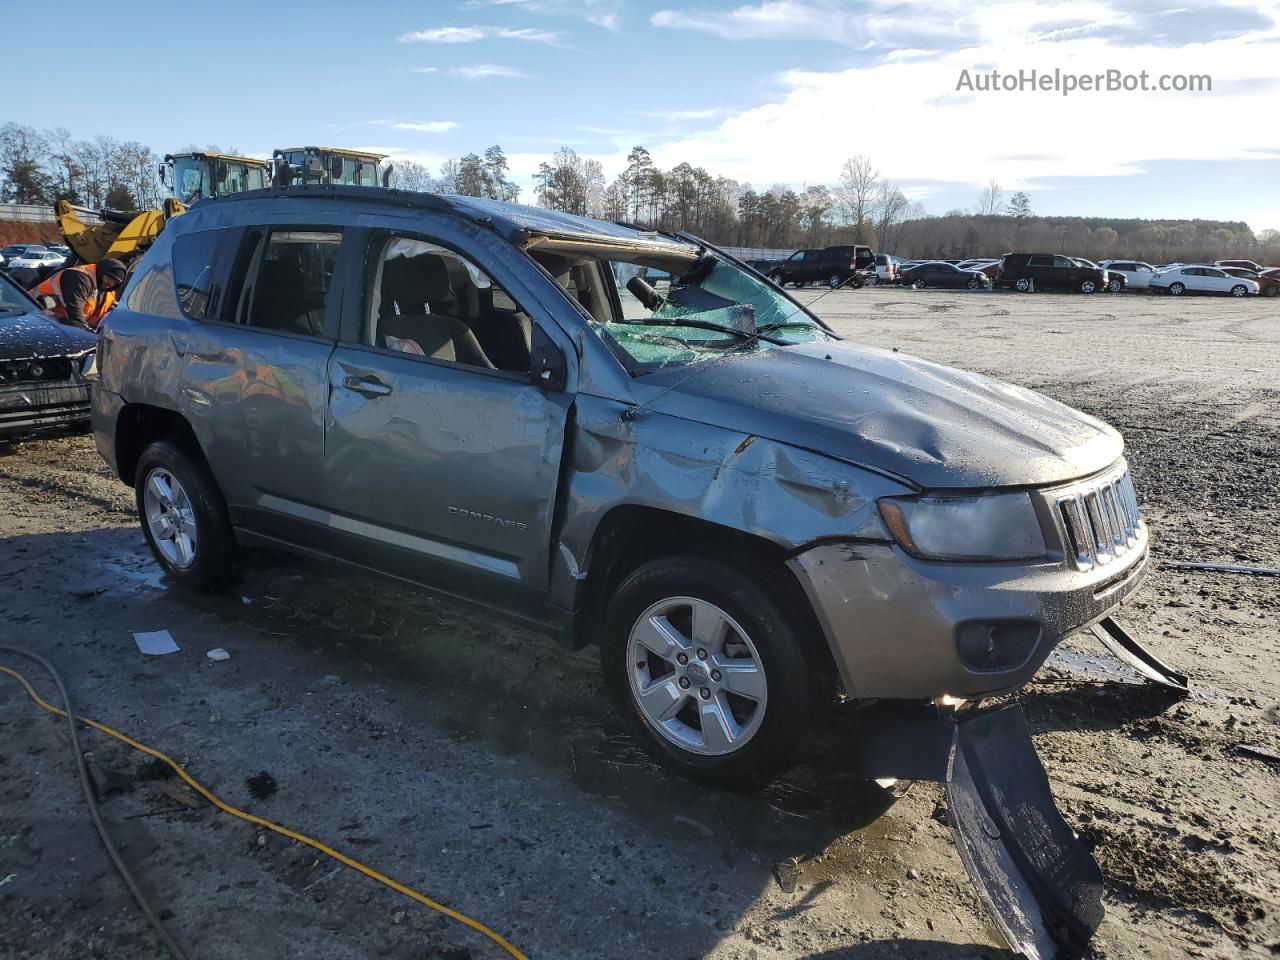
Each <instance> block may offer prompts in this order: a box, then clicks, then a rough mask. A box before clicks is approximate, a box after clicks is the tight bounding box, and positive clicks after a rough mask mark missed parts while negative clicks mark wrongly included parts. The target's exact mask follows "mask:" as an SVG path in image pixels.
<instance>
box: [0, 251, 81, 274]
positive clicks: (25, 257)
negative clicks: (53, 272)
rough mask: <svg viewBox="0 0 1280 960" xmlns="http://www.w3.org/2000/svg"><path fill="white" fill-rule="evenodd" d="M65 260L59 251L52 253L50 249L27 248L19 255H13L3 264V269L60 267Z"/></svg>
mask: <svg viewBox="0 0 1280 960" xmlns="http://www.w3.org/2000/svg"><path fill="white" fill-rule="evenodd" d="M66 262H67V258H66V257H64V256H63V255H62V254H60V253H54V252H53V251H52V250H27V251H25V252H24V253H22V255H21V256H17V257H14V258H13V259H12V260H10V261H9V262H8V263H7V264H5V269H6V270H14V269H17V268H18V267H30V268H31V269H33V270H40V269H43V268H46V267H60V266H62V265H63V264H64V263H66Z"/></svg>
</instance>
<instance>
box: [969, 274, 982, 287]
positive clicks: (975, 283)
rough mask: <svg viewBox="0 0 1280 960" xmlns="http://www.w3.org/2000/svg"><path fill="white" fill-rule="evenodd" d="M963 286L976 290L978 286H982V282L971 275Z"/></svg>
mask: <svg viewBox="0 0 1280 960" xmlns="http://www.w3.org/2000/svg"><path fill="white" fill-rule="evenodd" d="M965 286H966V287H968V288H969V289H970V290H977V289H978V288H979V287H980V286H982V283H981V281H979V280H978V279H977V277H972V278H970V280H969V282H968V283H966V284H965Z"/></svg>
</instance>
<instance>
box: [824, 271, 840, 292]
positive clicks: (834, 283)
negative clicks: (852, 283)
mask: <svg viewBox="0 0 1280 960" xmlns="http://www.w3.org/2000/svg"><path fill="white" fill-rule="evenodd" d="M843 282H844V281H843V280H842V279H841V277H840V274H838V273H833V274H832V275H831V276H829V277H827V286H828V287H830V288H831V289H832V290H834V289H835V288H836V287H838V286H840V284H841V283H843Z"/></svg>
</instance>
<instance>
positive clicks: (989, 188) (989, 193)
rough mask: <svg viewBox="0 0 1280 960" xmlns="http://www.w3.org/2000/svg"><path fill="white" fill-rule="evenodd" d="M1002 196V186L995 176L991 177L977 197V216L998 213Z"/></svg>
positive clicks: (989, 215) (991, 215) (988, 215)
mask: <svg viewBox="0 0 1280 960" xmlns="http://www.w3.org/2000/svg"><path fill="white" fill-rule="evenodd" d="M1003 197H1004V188H1003V187H1001V186H1000V183H999V181H998V180H996V178H995V177H992V178H991V180H990V181H989V182H988V183H987V185H986V186H985V187H983V188H982V195H981V196H980V197H979V198H978V216H981V217H994V216H995V215H996V214H998V213H1000V212H1001V210H1000V207H1001V201H1002V198H1003Z"/></svg>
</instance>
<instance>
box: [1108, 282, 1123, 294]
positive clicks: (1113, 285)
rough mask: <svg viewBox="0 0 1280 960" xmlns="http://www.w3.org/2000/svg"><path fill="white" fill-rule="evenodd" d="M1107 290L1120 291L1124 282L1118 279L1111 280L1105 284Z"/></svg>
mask: <svg viewBox="0 0 1280 960" xmlns="http://www.w3.org/2000/svg"><path fill="white" fill-rule="evenodd" d="M1107 290H1108V291H1110V292H1111V293H1120V292H1122V291H1123V290H1124V284H1123V283H1121V282H1120V281H1119V280H1112V281H1110V282H1109V283H1108V284H1107Z"/></svg>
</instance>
